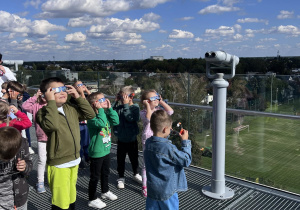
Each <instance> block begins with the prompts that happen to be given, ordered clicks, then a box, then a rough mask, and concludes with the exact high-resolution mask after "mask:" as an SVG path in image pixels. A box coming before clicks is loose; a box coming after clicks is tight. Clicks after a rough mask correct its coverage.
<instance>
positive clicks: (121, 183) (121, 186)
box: [117, 178, 125, 189]
mask: <svg viewBox="0 0 300 210" xmlns="http://www.w3.org/2000/svg"><path fill="white" fill-rule="evenodd" d="M117 182H118V185H117V187H118V188H119V189H124V188H125V179H124V178H120V179H117Z"/></svg>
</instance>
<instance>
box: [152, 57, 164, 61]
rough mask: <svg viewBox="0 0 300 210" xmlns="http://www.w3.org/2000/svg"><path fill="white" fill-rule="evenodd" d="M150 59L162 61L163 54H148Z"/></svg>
mask: <svg viewBox="0 0 300 210" xmlns="http://www.w3.org/2000/svg"><path fill="white" fill-rule="evenodd" d="M150 59H151V60H157V61H163V60H164V56H150Z"/></svg>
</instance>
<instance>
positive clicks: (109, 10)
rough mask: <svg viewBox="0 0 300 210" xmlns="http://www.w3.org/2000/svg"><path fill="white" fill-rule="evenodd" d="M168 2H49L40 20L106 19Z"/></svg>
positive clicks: (159, 0) (115, 0)
mask: <svg viewBox="0 0 300 210" xmlns="http://www.w3.org/2000/svg"><path fill="white" fill-rule="evenodd" d="M167 1H168V0H151V1H149V0H140V1H131V0H63V1H60V0H47V1H46V2H45V3H44V4H42V10H43V12H42V13H40V14H39V15H38V17H39V18H61V17H67V18H75V17H82V16H84V15H91V16H93V17H106V16H110V15H112V14H115V13H117V12H124V11H129V10H133V9H135V10H136V9H143V8H153V7H155V6H157V5H158V4H163V3H165V2H167Z"/></svg>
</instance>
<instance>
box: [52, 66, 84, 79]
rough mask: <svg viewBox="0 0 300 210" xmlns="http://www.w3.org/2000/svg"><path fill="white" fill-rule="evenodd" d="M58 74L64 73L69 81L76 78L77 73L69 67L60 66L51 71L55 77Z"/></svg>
mask: <svg viewBox="0 0 300 210" xmlns="http://www.w3.org/2000/svg"><path fill="white" fill-rule="evenodd" d="M59 75H64V76H65V77H66V78H67V79H68V80H69V81H74V80H75V79H76V80H78V73H73V72H71V70H70V69H66V68H61V70H56V71H52V72H51V76H53V77H56V76H59Z"/></svg>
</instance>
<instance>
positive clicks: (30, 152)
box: [29, 147, 34, 155]
mask: <svg viewBox="0 0 300 210" xmlns="http://www.w3.org/2000/svg"><path fill="white" fill-rule="evenodd" d="M29 154H31V155H33V154H34V151H33V149H32V148H31V147H29Z"/></svg>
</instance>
